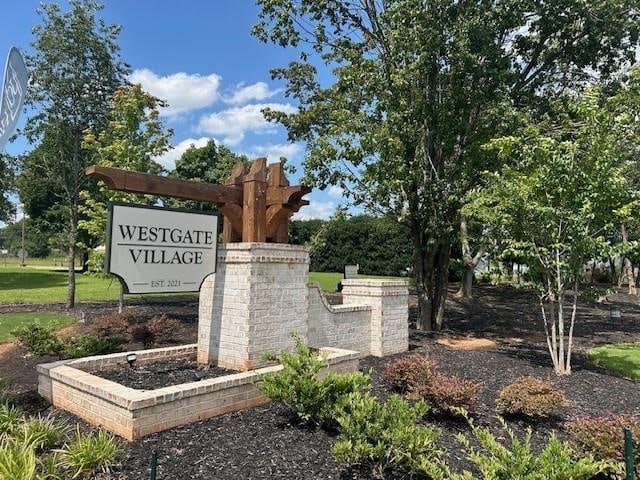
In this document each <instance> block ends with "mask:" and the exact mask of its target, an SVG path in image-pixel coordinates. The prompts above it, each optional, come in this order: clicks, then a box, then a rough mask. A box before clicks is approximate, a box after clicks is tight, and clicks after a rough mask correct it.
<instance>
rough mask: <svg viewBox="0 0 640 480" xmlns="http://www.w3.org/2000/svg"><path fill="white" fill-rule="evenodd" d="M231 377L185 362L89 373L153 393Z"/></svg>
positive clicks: (224, 371)
mask: <svg viewBox="0 0 640 480" xmlns="http://www.w3.org/2000/svg"><path fill="white" fill-rule="evenodd" d="M233 373H238V372H236V371H235V370H229V369H226V368H221V367H217V366H215V365H211V366H207V367H199V366H198V363H197V362H196V361H195V360H190V359H186V358H176V359H171V360H163V361H161V362H154V363H147V364H140V365H136V364H134V366H133V368H130V367H129V365H121V366H118V367H116V368H112V369H108V370H100V371H99V372H93V374H94V375H98V376H99V377H102V378H105V379H107V380H111V381H112V382H116V383H119V384H121V385H124V386H125V387H129V388H135V389H138V390H155V389H156V388H163V387H169V386H171V385H179V384H181V383H189V382H196V381H200V380H204V379H206V378H216V377H222V376H224V375H231V374H233ZM196 374H198V376H196Z"/></svg>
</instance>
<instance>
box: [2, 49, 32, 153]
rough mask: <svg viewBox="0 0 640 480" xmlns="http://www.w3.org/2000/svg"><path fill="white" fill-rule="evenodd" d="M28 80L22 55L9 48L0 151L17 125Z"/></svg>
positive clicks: (5, 75) (3, 89) (16, 50)
mask: <svg viewBox="0 0 640 480" xmlns="http://www.w3.org/2000/svg"><path fill="white" fill-rule="evenodd" d="M28 79H29V75H28V74H27V68H26V67H25V65H24V60H23V58H22V55H21V54H20V52H19V51H18V49H17V48H15V47H11V50H9V55H8V56H7V65H6V67H5V70H4V84H3V87H2V101H0V151H1V150H2V149H3V148H4V146H5V144H6V143H7V141H8V140H9V138H10V137H11V135H13V131H14V130H15V128H16V124H17V123H18V116H19V115H20V110H21V109H22V104H23V102H24V97H25V95H26V93H27V81H28Z"/></svg>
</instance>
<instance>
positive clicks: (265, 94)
mask: <svg viewBox="0 0 640 480" xmlns="http://www.w3.org/2000/svg"><path fill="white" fill-rule="evenodd" d="M278 91H279V90H269V86H268V85H267V84H266V83H265V82H257V83H254V84H252V85H245V84H244V83H239V84H238V85H236V88H235V90H234V91H233V93H232V94H231V96H230V97H228V98H225V100H224V101H225V102H227V103H231V104H233V105H241V104H243V103H247V102H250V101H251V100H265V99H267V98H270V97H273V96H274V95H275V94H277V93H278Z"/></svg>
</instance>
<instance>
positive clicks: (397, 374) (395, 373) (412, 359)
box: [384, 355, 436, 393]
mask: <svg viewBox="0 0 640 480" xmlns="http://www.w3.org/2000/svg"><path fill="white" fill-rule="evenodd" d="M435 374H436V366H435V364H434V363H433V361H432V360H431V359H430V358H429V357H428V356H426V355H408V356H404V357H400V358H397V359H395V360H392V361H391V362H389V363H388V364H387V365H386V366H385V369H384V376H385V378H386V380H387V382H389V384H390V385H391V388H392V389H393V390H395V391H397V392H400V393H406V392H408V391H409V390H410V389H411V388H413V387H414V386H415V385H418V384H423V383H429V382H430V381H431V380H432V379H433V377H434V375H435Z"/></svg>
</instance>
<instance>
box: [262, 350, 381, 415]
mask: <svg viewBox="0 0 640 480" xmlns="http://www.w3.org/2000/svg"><path fill="white" fill-rule="evenodd" d="M280 362H281V363H282V365H283V367H284V368H283V369H282V370H281V371H279V372H277V373H273V374H269V375H265V376H264V377H263V378H262V380H261V381H260V383H259V387H260V389H261V390H262V392H263V393H264V394H265V395H266V396H267V397H269V398H270V399H271V400H273V401H274V402H280V403H283V404H285V405H287V406H288V407H289V408H291V409H292V410H293V411H294V412H295V414H296V415H297V417H298V418H299V419H300V420H302V421H303V422H306V423H312V424H316V425H324V426H327V425H329V424H330V423H331V422H332V421H333V420H334V418H335V413H334V409H335V404H336V402H337V401H338V399H339V398H340V397H341V396H343V395H346V394H349V393H352V392H356V391H359V390H362V389H365V388H369V386H370V382H371V380H370V378H369V376H368V375H365V374H363V373H362V372H354V373H349V374H337V373H330V374H328V375H327V376H325V377H324V378H320V375H319V373H320V370H321V369H322V368H323V367H325V366H326V362H325V361H324V359H322V357H320V355H318V354H317V353H314V352H312V351H311V349H310V348H309V347H307V346H306V345H304V344H303V343H302V342H301V341H300V340H299V339H298V338H296V347H295V353H288V352H284V353H283V354H282V356H281V358H280Z"/></svg>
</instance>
